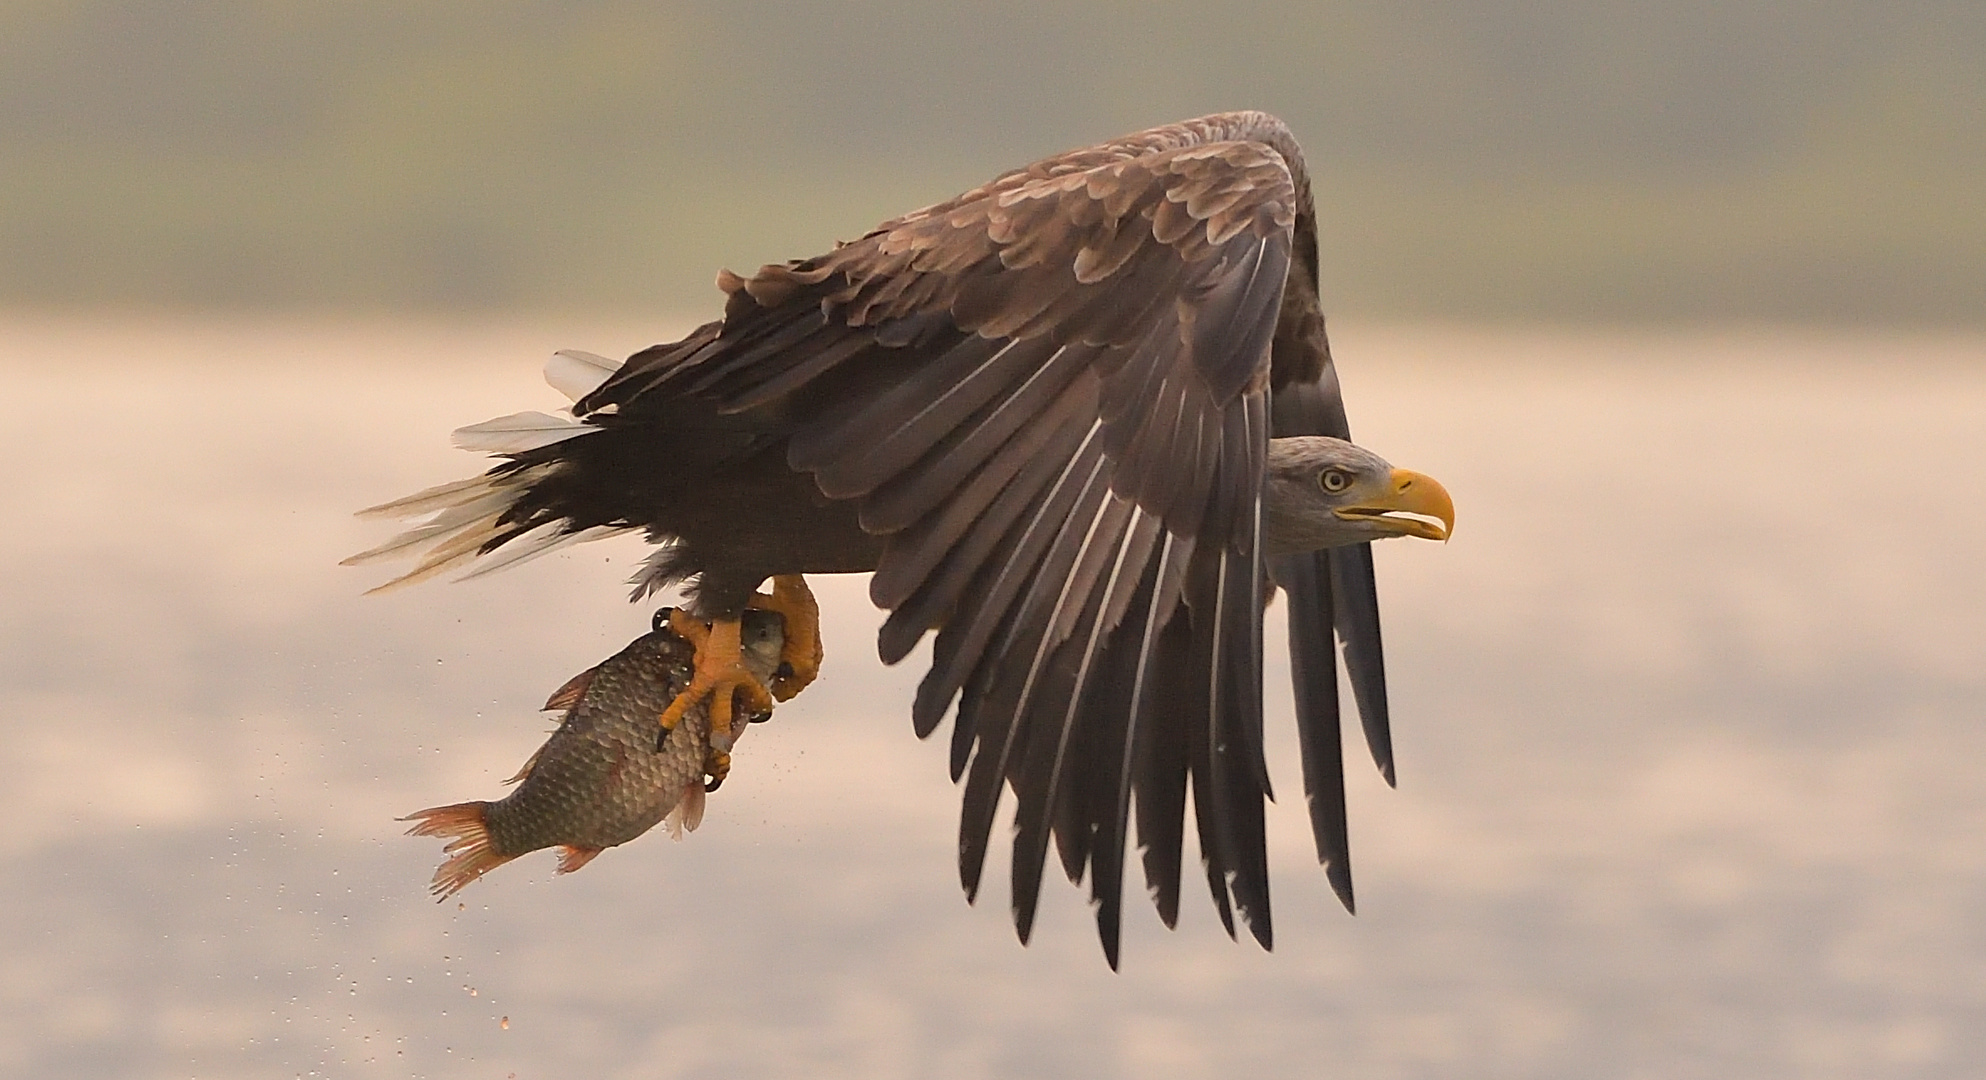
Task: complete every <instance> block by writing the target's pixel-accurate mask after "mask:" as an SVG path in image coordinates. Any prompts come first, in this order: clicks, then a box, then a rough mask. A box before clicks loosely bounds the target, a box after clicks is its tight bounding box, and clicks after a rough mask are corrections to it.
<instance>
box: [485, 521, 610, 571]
mask: <svg viewBox="0 0 1986 1080" xmlns="http://www.w3.org/2000/svg"><path fill="white" fill-rule="evenodd" d="M564 525H565V522H563V521H553V522H549V523H547V524H544V525H540V526H538V527H537V528H535V529H532V530H531V531H530V532H527V533H523V534H520V535H518V536H516V537H513V538H512V539H510V540H507V541H505V542H504V545H503V546H502V547H500V548H498V549H496V550H495V551H493V552H491V553H490V556H489V558H487V559H485V560H483V561H482V562H480V563H478V564H477V565H476V568H475V569H474V570H471V571H469V572H468V573H466V574H463V575H462V576H461V577H459V578H456V579H455V580H457V581H467V580H469V579H470V578H479V577H482V576H483V575H484V574H493V573H495V572H497V571H498V570H502V569H505V568H506V567H512V566H516V565H517V564H518V563H521V562H525V561H528V560H530V559H535V558H537V557H538V556H540V555H543V554H545V553H546V552H548V551H556V550H558V549H559V548H562V547H565V546H567V545H569V544H583V543H585V542H586V541H588V540H599V539H601V538H603V537H608V536H616V535H619V534H621V533H624V532H627V531H629V529H630V528H631V527H630V526H626V525H622V526H614V525H595V526H593V527H592V528H590V529H581V530H579V531H578V532H561V531H559V530H560V529H561V528H562V527H563V526H564Z"/></svg>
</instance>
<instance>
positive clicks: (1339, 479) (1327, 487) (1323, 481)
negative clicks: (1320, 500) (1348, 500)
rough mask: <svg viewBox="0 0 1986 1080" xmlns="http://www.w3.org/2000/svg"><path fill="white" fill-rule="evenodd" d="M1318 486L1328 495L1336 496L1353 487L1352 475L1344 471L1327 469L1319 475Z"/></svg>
mask: <svg viewBox="0 0 1986 1080" xmlns="http://www.w3.org/2000/svg"><path fill="white" fill-rule="evenodd" d="M1317 485H1318V486H1319V487H1321V488H1323V489H1324V492H1325V494H1327V495H1336V494H1338V493H1339V492H1341V491H1344V490H1345V489H1346V488H1348V487H1351V486H1352V474H1351V473H1348V472H1346V471H1345V470H1343V469H1325V470H1324V471H1323V472H1321V473H1318V474H1317Z"/></svg>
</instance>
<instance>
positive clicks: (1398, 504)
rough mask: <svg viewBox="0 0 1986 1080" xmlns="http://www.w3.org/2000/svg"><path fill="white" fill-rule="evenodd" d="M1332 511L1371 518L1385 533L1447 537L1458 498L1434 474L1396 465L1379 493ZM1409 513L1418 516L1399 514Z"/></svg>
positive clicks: (1354, 517) (1350, 518) (1349, 517)
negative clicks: (1451, 496)
mask: <svg viewBox="0 0 1986 1080" xmlns="http://www.w3.org/2000/svg"><path fill="white" fill-rule="evenodd" d="M1332 513H1334V514H1337V515H1338V516H1339V517H1340V518H1343V519H1344V520H1346V521H1364V522H1368V523H1370V524H1371V525H1373V526H1374V527H1376V528H1377V529H1378V530H1379V532H1380V534H1381V535H1382V536H1418V537H1420V538H1421V539H1423V540H1444V541H1445V540H1447V539H1448V537H1449V536H1450V535H1451V534H1452V533H1454V531H1455V501H1454V500H1453V499H1450V498H1449V497H1448V489H1447V488H1444V487H1442V486H1441V482H1440V481H1438V480H1436V479H1435V478H1434V477H1432V476H1426V475H1423V474H1421V473H1417V472H1415V471H1413V470H1412V469H1394V470H1393V472H1392V475H1390V476H1388V477H1387V478H1386V486H1385V489H1384V490H1383V491H1381V492H1380V493H1379V494H1378V495H1376V496H1374V497H1373V498H1370V499H1367V500H1365V501H1364V502H1360V503H1354V504H1353V505H1351V506H1340V507H1338V508H1337V509H1335V510H1333V511H1332ZM1406 514H1414V515H1418V516H1415V517H1404V516H1399V515H1406ZM1427 518H1433V519H1434V520H1435V521H1439V522H1441V524H1440V525H1436V524H1435V523H1434V521H1428V520H1425V519H1427Z"/></svg>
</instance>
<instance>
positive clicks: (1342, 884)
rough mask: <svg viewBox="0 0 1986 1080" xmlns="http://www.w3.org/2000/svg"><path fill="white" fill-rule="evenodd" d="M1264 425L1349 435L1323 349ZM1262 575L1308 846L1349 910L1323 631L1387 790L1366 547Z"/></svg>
mask: <svg viewBox="0 0 1986 1080" xmlns="http://www.w3.org/2000/svg"><path fill="white" fill-rule="evenodd" d="M1269 426H1270V429H1271V434H1272V435H1273V436H1274V437H1276V438H1285V437H1288V436H1291V435H1329V436H1332V437H1334V438H1339V439H1347V440H1349V439H1350V438H1351V428H1350V425H1349V424H1348V423H1347V422H1346V420H1345V406H1344V400H1343V398H1342V397H1341V396H1340V395H1339V390H1338V376H1337V372H1336V371H1335V370H1334V369H1333V367H1332V365H1331V361H1330V357H1329V353H1328V349H1327V351H1326V355H1325V360H1324V366H1323V373H1322V375H1321V376H1320V377H1319V378H1318V379H1317V380H1316V381H1314V382H1308V383H1302V384H1297V385H1290V386H1285V387H1282V388H1281V389H1279V390H1278V391H1277V393H1276V399H1275V402H1274V405H1273V409H1272V410H1271V415H1270V425H1269ZM1270 571H1271V573H1272V575H1273V576H1274V578H1275V580H1276V584H1278V585H1280V586H1282V588H1283V591H1284V592H1285V593H1286V594H1288V596H1289V654H1290V679H1291V681H1292V683H1294V689H1295V691H1296V723H1297V741H1298V744H1299V746H1300V747H1301V748H1302V756H1303V790H1304V795H1305V797H1306V799H1307V800H1308V802H1309V807H1310V831H1311V834H1312V836H1313V837H1315V839H1316V841H1317V861H1318V862H1320V863H1322V864H1323V865H1324V873H1325V876H1326V878H1328V879H1329V880H1330V882H1331V888H1332V890H1333V891H1335V892H1336V893H1337V894H1338V899H1339V901H1340V902H1342V903H1343V904H1344V905H1345V910H1346V911H1353V910H1355V909H1356V905H1355V903H1354V901H1353V898H1352V864H1351V845H1350V840H1349V838H1348V836H1347V829H1346V820H1345V762H1344V741H1343V737H1342V736H1341V734H1340V732H1339V726H1338V723H1339V707H1338V706H1339V703H1338V660H1337V656H1336V655H1335V653H1334V652H1333V650H1332V633H1333V630H1334V629H1335V631H1336V635H1337V637H1338V639H1339V640H1341V641H1342V642H1343V643H1344V650H1345V670H1346V673H1347V674H1348V675H1349V676H1350V678H1351V684H1352V698H1353V700H1354V701H1355V702H1356V703H1357V705H1358V711H1359V717H1360V719H1361V720H1362V721H1363V722H1364V726H1365V741H1366V746H1367V747H1368V748H1369V749H1370V750H1371V751H1372V759H1373V761H1374V762H1376V763H1377V764H1378V765H1379V771H1380V774H1381V775H1382V776H1384V777H1385V778H1386V782H1387V783H1388V784H1391V783H1393V736H1392V732H1391V729H1390V726H1389V723H1388V719H1387V712H1386V662H1385V656H1384V654H1383V653H1382V651H1381V649H1380V638H1379V592H1378V586H1377V584H1376V583H1375V581H1374V578H1373V568H1372V545H1371V544H1370V543H1364V544H1354V545H1352V546H1350V547H1342V548H1330V549H1327V550H1324V551H1312V552H1305V553H1303V554H1298V555H1282V556H1278V557H1277V558H1276V559H1274V560H1273V561H1272V563H1271V565H1270Z"/></svg>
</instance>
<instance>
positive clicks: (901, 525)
mask: <svg viewBox="0 0 1986 1080" xmlns="http://www.w3.org/2000/svg"><path fill="white" fill-rule="evenodd" d="M1300 170H1301V163H1300V159H1298V158H1297V157H1296V152H1295V144H1294V142H1293V140H1292V139H1291V138H1290V136H1289V133H1288V131H1287V130H1286V129H1284V128H1283V126H1282V125H1281V123H1280V122H1279V121H1276V120H1275V119H1274V118H1272V117H1268V116H1266V115H1264V114H1261V113H1234V114H1224V115H1220V116H1213V117H1207V118H1204V119H1201V120H1197V121H1191V122H1188V123H1185V124H1178V125H1172V126H1170V127H1165V128H1159V129H1154V130H1153V131H1149V132H1145V133H1143V134H1140V135H1136V136H1131V137H1128V138H1125V139H1120V140H1116V141H1114V142H1111V143H1106V144H1103V145H1101V146H1098V147H1094V148H1091V149H1087V150H1082V151H1076V152H1073V153H1069V154H1064V155H1061V156H1059V157H1056V158H1051V159H1048V160H1046V161H1043V162H1040V163H1038V164H1036V165H1034V166H1031V167H1029V168H1027V169H1023V170H1019V171H1016V172H1013V173H1009V174H1007V175H1005V176H1002V177H1000V178H999V179H997V180H995V181H993V182H992V183H990V184H988V185H986V186H984V187H981V188H978V189H975V190H974V191H971V192H968V193H966V194H965V195H962V196H960V197H959V198H957V199H953V200H951V201H948V202H945V203H940V204H938V205H935V206H932V207H928V208H926V209H924V210H921V211H918V212H916V213H913V214H910V215H907V216H905V217H903V218H900V219H897V220H895V221H892V222H889V223H886V224H885V225H883V226H882V227H880V228H878V229H877V230H876V231H875V232H873V233H871V234H869V235H868V236H865V237H863V238H862V239H860V240H857V241H854V242H853V243H850V244H847V245H844V246H842V247H839V248H837V249H836V250H835V251H834V252H832V253H830V254H828V255H825V256H822V257H820V258H816V259H811V260H806V261H803V262H797V263H792V264H787V265H783V266H773V267H767V268H765V269H763V270H761V271H760V272H759V273H758V274H757V275H755V276H754V277H752V278H750V279H749V280H747V279H742V278H738V277H735V276H731V275H727V276H726V277H724V278H723V279H722V280H721V281H720V284H722V285H723V286H724V287H725V288H726V290H727V291H728V292H729V293H730V294H731V299H730V302H729V304H728V305H727V308H726V312H725V318H724V322H723V324H722V328H721V331H720V332H718V333H716V334H715V336H714V337H708V336H707V340H704V341H702V342H700V343H698V344H696V345H695V346H694V347H685V346H686V345H687V344H688V343H684V344H680V345H677V346H672V347H668V348H666V349H661V350H658V351H652V352H651V354H642V355H637V356H636V357H634V358H632V359H631V360H630V362H629V363H628V365H627V366H626V367H625V368H623V369H622V371H621V372H620V373H618V374H617V375H616V376H615V377H614V378H613V379H611V380H609V381H608V382H607V383H606V384H604V385H602V386H601V387H600V388H599V389H598V390H597V391H595V392H594V393H593V394H591V395H589V396H588V397H587V398H585V399H584V400H582V401H581V402H580V404H579V406H578V408H579V411H581V412H582V413H584V412H588V411H594V410H600V409H604V408H607V407H609V406H612V407H615V408H618V409H620V410H622V411H623V412H624V413H627V412H631V411H638V410H639V409H640V408H641V407H642V401H643V398H644V397H646V396H648V395H656V396H657V397H658V398H676V397H679V396H681V395H690V396H695V397H700V398H703V399H706V400H709V401H711V402H713V403H715V404H716V406H717V407H718V408H719V409H720V411H724V412H731V413H753V414H755V415H757V416H760V417H763V418H767V419H768V420H769V421H771V422H776V423H778V424H780V425H782V426H785V427H786V428H787V429H788V430H790V431H791V432H792V435H791V440H790V443H789V444H788V446H789V448H788V462H789V464H790V465H791V466H792V467H793V468H795V469H798V470H804V471H807V472H811V473H812V474H813V475H814V477H815V480H816V483H817V485H818V486H819V488H820V490H821V491H822V492H823V493H824V494H825V495H827V496H829V497H832V498H836V499H852V500H857V501H858V505H859V508H860V515H861V521H862V525H863V527H864V528H865V529H867V530H868V531H870V532H872V533H875V534H878V535H882V536H885V537H887V541H886V547H885V551H884V554H883V556H882V558H881V561H880V563H879V565H878V567H877V570H876V574H875V576H874V578H873V581H872V584H871V595H872V597H873V599H874V600H875V602H876V603H877V604H878V605H879V606H881V607H883V608H885V609H887V610H889V611H890V612H891V614H890V616H889V618H888V620H887V622H886V623H885V624H884V627H883V629H882V632H881V636H880V642H879V646H880V651H881V653H882V656H883V658H884V659H885V660H886V661H890V662H894V661H897V660H900V659H902V658H903V657H904V656H905V655H906V654H907V653H909V651H910V650H911V649H912V647H913V646H914V645H915V644H916V643H917V641H918V640H919V639H920V638H921V637H922V636H923V635H924V633H925V632H926V631H927V630H929V629H933V628H937V629H938V630H939V633H938V637H937V642H936V646H935V650H934V657H933V661H932V666H931V669H930V672H929V673H928V674H927V675H926V677H925V679H924V681H923V684H922V686H921V687H920V689H919V692H918V695H917V700H916V704H915V708H914V722H915V725H916V729H917V732H918V734H919V735H920V736H923V735H928V734H929V733H930V732H931V731H933V730H934V729H935V728H936V726H937V724H938V722H939V721H940V720H941V719H942V718H943V716H944V715H945V713H946V712H947V711H949V710H950V709H951V707H952V705H953V703H954V701H956V703H957V712H956V719H955V726H954V729H953V739H952V758H951V763H952V771H953V776H954V779H957V778H959V777H961V776H962V777H964V779H965V797H964V809H963V812H962V815H961V821H960V835H959V852H960V866H959V869H960V874H961V877H962V879H963V881H964V884H965V887H966V889H967V891H968V893H976V891H977V889H978V887H979V884H980V874H981V869H982V866H983V863H984V859H985V855H986V851H987V845H988V843H989V838H990V835H991V831H992V826H993V822H994V818H995V815H996V810H997V806H998V803H999V802H1000V798H1001V793H1002V790H1003V788H1005V787H1009V786H1011V788H1012V789H1013V791H1014V793H1015V796H1016V800H1017V803H1018V808H1017V811H1016V819H1015V826H1016V832H1015V838H1014V854H1013V883H1012V886H1013V905H1014V918H1015V925H1016V928H1017V930H1018V931H1019V933H1020V936H1021V938H1022V940H1026V938H1027V936H1028V934H1029V932H1030V929H1031V926H1032V922H1033V918H1034V914H1035V904H1036V899H1037V897H1038V895H1039V891H1040V880H1041V875H1042V872H1043V866H1044V864H1045V861H1046V857H1047V849H1048V844H1049V839H1050V837H1051V836H1052V837H1053V838H1054V840H1055V844H1056V847H1057V851H1058V854H1059V857H1060V861H1061V863H1062V865H1063V868H1064V870H1065V871H1066V872H1067V873H1068V875H1069V877H1070V879H1071V880H1072V881H1077V882H1080V880H1081V878H1082V877H1083V876H1084V874H1085V873H1086V872H1087V874H1088V876H1089V878H1090V887H1091V890H1092V893H1093V897H1094V901H1095V903H1096V905H1097V921H1098V927H1099V930H1100V933H1101V936H1102V938H1103V942H1104V948H1105V951H1106V953H1107V955H1108V956H1109V959H1110V962H1111V963H1112V965H1113V966H1114V965H1115V963H1116V959H1117V938H1118V925H1119V918H1120V895H1121V891H1122V889H1121V880H1122V875H1123V860H1124V852H1125V844H1126V839H1127V837H1126V832H1127V817H1128V814H1129V806H1130V805H1131V803H1132V799H1133V796H1134V795H1135V796H1136V804H1137V806H1138V830H1139V841H1140V846H1141V847H1142V848H1143V849H1144V868H1145V872H1146V876H1147V880H1148V882H1149V884H1150V885H1151V888H1152V889H1153V891H1154V894H1155V896H1156V898H1157V902H1158V905H1159V909H1160V913H1161V915H1162V917H1163V918H1164V919H1165V921H1166V922H1167V923H1168V924H1170V923H1171V922H1173V920H1174V919H1175V918H1176V915H1177V908H1178V889H1179V873H1180V846H1181V834H1182V831H1183V815H1184V804H1185V793H1186V791H1187V789H1188V786H1189V785H1190V787H1191V789H1192V791H1193V794H1194V798H1193V803H1194V807H1195V814H1196V818H1197V826H1198V831H1199V837H1200V849H1201V852H1202V857H1203V859H1204V861H1205V864H1206V866H1205V869H1206V873H1207V879H1208V883H1209V886H1210V888H1211V890H1212V892H1213V896H1214V900H1215V902H1216V905H1217V906H1218V908H1219V909H1220V912H1221V915H1222V919H1223V922H1224V923H1225V924H1226V925H1227V927H1228V930H1229V932H1230V933H1233V932H1234V924H1233V917H1232V911H1233V910H1237V909H1238V910H1239V912H1240V914H1241V916H1242V918H1243V920H1244V921H1245V922H1246V923H1247V925H1248V926H1249V928H1250V929H1251V930H1252V931H1253V932H1254V934H1255V936H1256V937H1257V938H1258V939H1259V940H1260V941H1261V942H1262V943H1263V944H1264V945H1265V946H1266V945H1268V944H1269V943H1270V939H1271V932H1270V921H1269V894H1268V878H1267V867H1266V856H1265V852H1264V839H1263V802H1264V799H1265V798H1266V797H1267V795H1268V792H1269V784H1268V773H1267V769H1266V765H1265V764H1264V761H1263V757H1262V734H1261V729H1262V681H1261V667H1262V657H1261V652H1262V620H1261V612H1262V599H1263V595H1264V585H1265V582H1264V578H1263V570H1262V557H1261V549H1260V531H1261V528H1260V509H1259V500H1260V490H1261V475H1262V469H1263V460H1264V455H1265V453H1266V447H1267V440H1268V438H1269V427H1270V425H1269V394H1270V390H1271V381H1272V380H1271V363H1270V345H1271V341H1272V338H1273V337H1274V336H1275V334H1276V331H1277V326H1278V319H1279V313H1280V311H1281V308H1282V304H1283V294H1284V286H1285V281H1286V280H1287V279H1288V277H1289V269H1290V265H1291V258H1292V249H1293V247H1294V246H1295V241H1294V239H1293V238H1294V237H1295V235H1296V233H1295V230H1296V225H1297V220H1298V216H1299V213H1302V214H1304V215H1307V214H1308V210H1309V193H1308V190H1307V185H1306V184H1304V182H1303V179H1302V174H1301V171H1300ZM692 340H694V339H692Z"/></svg>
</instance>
